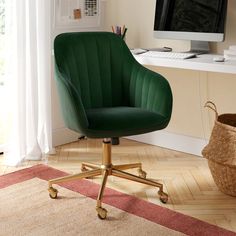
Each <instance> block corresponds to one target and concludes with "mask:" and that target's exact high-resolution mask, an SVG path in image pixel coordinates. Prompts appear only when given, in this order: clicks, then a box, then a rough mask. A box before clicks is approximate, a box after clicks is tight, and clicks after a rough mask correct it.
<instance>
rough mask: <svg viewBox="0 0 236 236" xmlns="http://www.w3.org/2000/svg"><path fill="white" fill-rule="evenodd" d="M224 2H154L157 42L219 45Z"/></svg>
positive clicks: (176, 0) (225, 7)
mask: <svg viewBox="0 0 236 236" xmlns="http://www.w3.org/2000/svg"><path fill="white" fill-rule="evenodd" d="M226 11H227V0H156V12H155V23H154V36H155V37H157V38H171V39H186V40H199V41H216V42H218V41H223V40H224V29H225V19H226Z"/></svg>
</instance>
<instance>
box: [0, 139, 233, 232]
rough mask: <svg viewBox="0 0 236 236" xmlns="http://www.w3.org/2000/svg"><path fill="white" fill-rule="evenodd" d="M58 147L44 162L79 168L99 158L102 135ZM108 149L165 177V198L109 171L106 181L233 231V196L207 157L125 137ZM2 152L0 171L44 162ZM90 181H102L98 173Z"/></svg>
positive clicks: (73, 170)
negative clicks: (7, 157) (12, 158)
mask: <svg viewBox="0 0 236 236" xmlns="http://www.w3.org/2000/svg"><path fill="white" fill-rule="evenodd" d="M56 151H57V154H56V155H55V156H49V157H48V165H49V166H52V167H54V168H57V169H60V170H63V171H65V172H68V173H77V172H79V171H80V164H81V162H94V163H99V164H100V160H101V151H102V149H101V140H81V141H78V142H74V143H70V144H66V145H63V146H60V147H57V149H56ZM112 153H113V164H122V163H123V164H124V163H134V162H142V163H143V169H144V170H145V171H146V172H147V174H148V175H147V178H151V179H153V180H162V181H163V183H164V187H165V190H166V192H167V193H168V194H169V201H168V204H166V205H165V204H162V203H161V202H160V201H159V198H158V195H157V189H156V188H154V187H149V186H146V185H142V184H139V183H134V182H130V181H128V180H123V179H118V178H116V177H113V176H111V177H109V179H108V184H107V186H109V187H111V188H113V189H116V190H119V191H121V192H125V193H128V194H132V195H135V196H137V197H138V198H142V199H145V200H147V201H150V202H152V203H155V204H158V205H162V206H164V207H167V208H170V209H173V210H175V211H178V212H181V213H184V214H186V215H190V216H193V217H195V218H198V219H201V220H203V221H206V222H209V223H211V224H215V225H218V226H220V227H223V228H226V229H229V230H232V231H235V232H236V198H233V197H230V196H227V195H225V194H223V193H221V192H220V191H219V190H218V189H217V187H216V185H215V183H214V181H213V179H212V177H211V174H210V171H209V169H208V165H207V161H206V160H205V159H203V158H200V157H196V156H193V155H189V154H185V153H180V152H175V151H171V150H167V149H163V148H160V147H155V146H151V145H147V144H142V143H138V142H134V141H130V140H127V139H121V144H120V145H119V146H113V147H112ZM3 158H4V157H2V158H1V157H0V174H6V173H9V172H12V171H15V170H17V169H21V168H25V167H29V166H32V165H35V164H38V163H43V162H32V161H28V162H25V163H24V165H23V166H22V167H18V168H13V167H7V166H5V165H4V164H3ZM131 173H134V174H135V173H136V171H135V170H132V171H131ZM91 181H94V182H96V183H100V178H99V177H97V178H93V179H92V180H91Z"/></svg>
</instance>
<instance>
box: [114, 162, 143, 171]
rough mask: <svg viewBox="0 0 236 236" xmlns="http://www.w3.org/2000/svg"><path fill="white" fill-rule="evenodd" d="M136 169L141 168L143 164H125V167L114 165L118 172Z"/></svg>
mask: <svg viewBox="0 0 236 236" xmlns="http://www.w3.org/2000/svg"><path fill="white" fill-rule="evenodd" d="M134 168H141V169H142V164H141V163H132V164H124V165H114V169H116V170H127V169H134Z"/></svg>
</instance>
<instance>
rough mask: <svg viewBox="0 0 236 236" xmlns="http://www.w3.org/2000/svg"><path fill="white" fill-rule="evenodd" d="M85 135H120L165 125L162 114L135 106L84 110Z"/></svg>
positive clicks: (99, 136)
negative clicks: (86, 127)
mask: <svg viewBox="0 0 236 236" xmlns="http://www.w3.org/2000/svg"><path fill="white" fill-rule="evenodd" d="M86 113H87V118H88V122H89V127H88V129H87V134H85V135H86V136H87V137H91V138H109V137H122V136H130V135H136V134H142V133H147V132H151V131H154V130H160V129H163V128H165V127H166V126H167V124H168V121H169V120H168V119H166V118H165V117H164V116H162V115H160V114H157V113H154V112H150V111H147V110H145V109H142V108H136V107H110V108H96V109H88V110H86Z"/></svg>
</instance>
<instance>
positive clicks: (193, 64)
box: [135, 53, 236, 74]
mask: <svg viewBox="0 0 236 236" xmlns="http://www.w3.org/2000/svg"><path fill="white" fill-rule="evenodd" d="M213 57H214V55H213V54H203V55H199V56H198V57H197V58H192V59H185V60H181V59H177V60H175V59H164V58H153V57H147V56H145V53H144V54H139V55H135V58H136V60H137V61H138V62H139V63H141V64H143V65H152V66H162V67H169V68H179V69H190V70H199V71H208V72H219V73H230V74H236V61H233V60H232V61H225V62H214V61H213Z"/></svg>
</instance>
